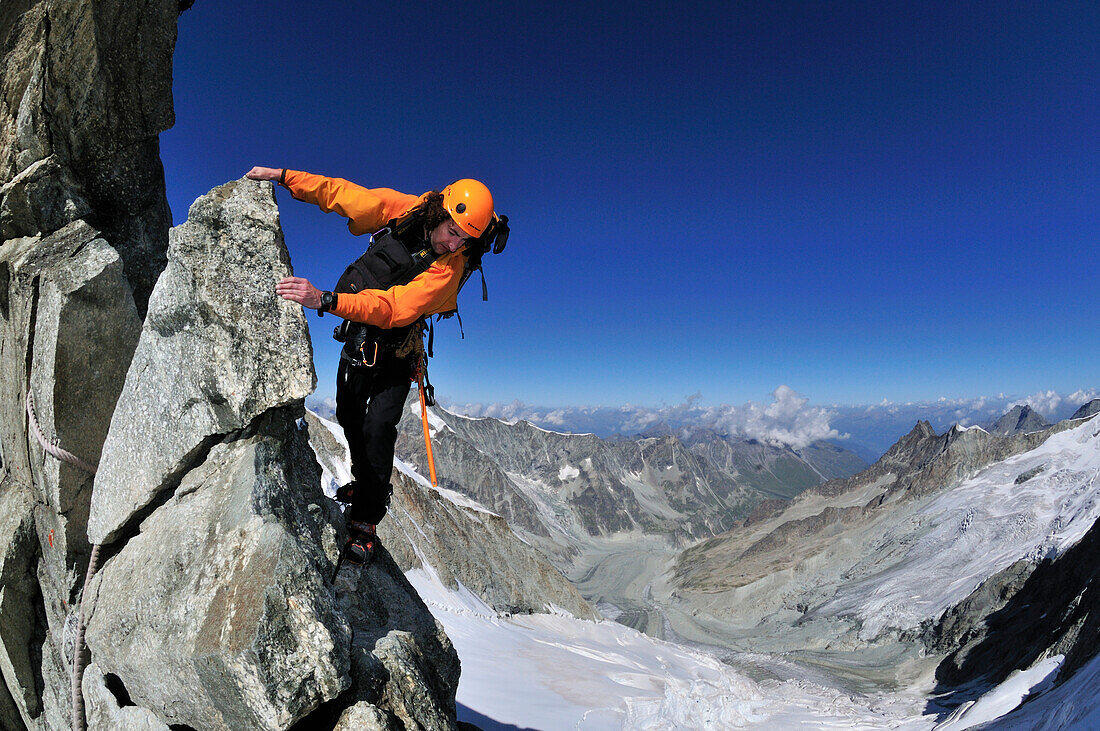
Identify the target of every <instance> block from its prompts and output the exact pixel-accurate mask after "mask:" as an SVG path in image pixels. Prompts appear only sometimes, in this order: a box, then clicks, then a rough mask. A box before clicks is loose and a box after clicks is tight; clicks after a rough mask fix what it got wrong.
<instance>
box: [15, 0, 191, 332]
mask: <svg viewBox="0 0 1100 731" xmlns="http://www.w3.org/2000/svg"><path fill="white" fill-rule="evenodd" d="M178 8H179V5H178V3H177V2H176V0H153V1H152V2H147V3H123V2H63V1H61V0H41V1H40V2H28V1H27V0H23V1H22V2H12V3H6V4H5V8H4V11H3V12H2V13H0V40H2V42H3V44H4V45H3V61H2V69H3V70H2V72H0V80H2V81H0V238H2V239H12V238H18V237H25V236H34V235H37V234H39V233H50V232H52V231H54V230H57V229H59V228H62V227H63V226H65V225H66V224H68V223H70V222H72V221H74V220H77V219H80V218H83V219H86V220H88V221H89V222H90V223H92V225H93V226H95V227H96V228H97V229H98V230H99V231H101V232H102V234H103V237H104V238H105V239H106V240H107V241H108V242H109V243H110V244H111V245H112V246H113V247H114V248H115V249H116V250H117V251H118V252H119V253H120V254H121V256H122V259H123V262H124V269H125V271H126V277H127V280H128V281H129V282H130V285H131V288H132V289H133V291H134V292H135V293H136V300H137V303H138V309H139V311H144V302H145V300H146V299H147V298H148V296H149V292H150V290H151V289H152V286H153V283H154V282H155V281H156V278H157V276H158V275H159V273H160V270H161V269H162V268H163V267H164V252H165V247H166V244H167V233H168V228H169V226H170V225H171V215H170V213H169V210H168V203H167V199H166V197H165V192H164V172H163V169H162V167H161V163H160V153H159V149H160V148H159V141H158V135H159V134H160V133H161V132H163V131H164V130H166V129H168V128H169V127H171V126H172V124H173V122H174V116H173V112H172V51H173V50H174V48H175V42H176V16H177V14H178Z"/></svg>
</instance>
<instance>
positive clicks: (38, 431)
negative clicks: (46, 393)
mask: <svg viewBox="0 0 1100 731" xmlns="http://www.w3.org/2000/svg"><path fill="white" fill-rule="evenodd" d="M27 417H28V418H29V419H30V422H31V428H33V429H34V435H35V436H36V437H38V443H39V444H41V445H42V448H43V449H45V450H46V451H47V452H49V453H50V454H52V455H53V456H54V457H57V458H58V459H59V460H61V461H62V462H68V463H69V464H71V465H75V466H76V467H79V468H80V469H82V470H84V471H85V472H87V473H89V474H92V475H94V474H95V469H96V468H95V467H93V466H92V465H90V464H88V463H87V462H85V461H84V460H82V459H81V458H80V457H77V456H76V455H75V454H73V453H72V452H66V451H65V450H64V449H62V448H61V447H59V446H57V444H56V443H55V442H53V441H50V440H47V439H46V437H45V435H44V434H42V427H40V426H39V425H38V419H37V417H35V415H34V400H33V399H32V398H31V391H30V389H29V388H28V389H27Z"/></svg>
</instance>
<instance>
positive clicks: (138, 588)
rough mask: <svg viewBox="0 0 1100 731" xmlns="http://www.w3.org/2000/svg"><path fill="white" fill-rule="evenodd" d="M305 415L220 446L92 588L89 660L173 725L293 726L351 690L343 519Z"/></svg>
mask: <svg viewBox="0 0 1100 731" xmlns="http://www.w3.org/2000/svg"><path fill="white" fill-rule="evenodd" d="M154 299H155V297H154ZM301 413H302V412H301V407H300V406H299V407H297V408H294V407H287V408H284V409H280V408H273V409H270V410H268V411H267V412H265V413H264V415H263V416H261V417H259V418H258V419H257V420H256V422H255V423H253V424H250V425H249V427H248V428H247V429H246V430H245V431H244V433H242V434H241V435H240V436H237V437H235V438H231V439H228V440H226V441H224V442H222V443H219V444H216V445H215V446H214V447H212V448H211V449H210V450H209V452H208V453H207V454H206V455H205V459H203V461H202V462H201V463H200V464H198V465H197V466H195V467H193V468H192V469H190V470H189V471H188V472H187V473H186V474H185V475H184V476H183V479H182V480H181V481H180V484H179V487H178V489H177V490H176V491H175V494H174V495H173V496H172V497H171V498H170V499H169V500H168V501H167V502H165V503H164V504H162V505H160V506H159V507H158V508H157V510H156V511H154V512H153V513H152V514H151V515H149V517H147V518H146V519H145V520H144V521H143V522H142V523H141V525H140V533H138V534H137V535H136V536H135V537H133V538H132V539H130V540H129V541H127V542H126V544H125V546H124V547H123V548H122V549H121V550H120V551H119V553H118V554H117V555H115V556H114V557H112V558H111V559H110V560H109V561H107V562H106V564H105V565H104V566H103V568H102V569H101V570H100V571H99V573H98V574H97V576H96V579H95V580H94V583H93V584H92V586H91V587H90V591H91V595H90V596H89V597H88V600H87V601H86V603H85V612H86V613H88V612H90V614H91V619H90V620H89V622H88V631H87V641H88V646H89V648H90V649H91V653H92V657H94V658H95V661H96V663H97V664H98V665H99V667H100V668H101V669H102V670H103V671H104V672H107V673H111V674H113V675H115V676H117V677H118V678H119V679H120V680H121V683H122V685H123V686H124V687H125V688H126V689H127V692H128V694H129V696H130V697H131V698H132V699H133V701H134V702H135V703H136V704H137V705H139V706H141V707H143V708H146V709H149V710H151V711H153V712H154V713H155V714H156V715H157V717H159V718H160V719H162V720H163V721H164V722H165V723H169V724H179V723H183V724H186V725H188V726H191V727H193V728H204V729H218V728H223V729H230V728H238V727H240V726H242V725H243V726H248V727H252V728H286V727H288V726H290V725H291V724H293V723H294V722H296V721H298V720H299V719H300V718H302V717H303V716H305V715H306V714H308V713H309V712H310V711H312V710H313V709H315V708H316V707H318V706H319V705H320V704H321V703H323V702H325V701H328V700H331V699H333V698H335V697H337V696H338V695H339V694H340V693H341V692H343V691H344V690H345V689H346V688H347V687H348V686H349V684H350V679H349V677H348V664H349V660H348V645H349V642H350V636H351V633H350V629H349V627H348V625H347V622H346V620H345V619H344V617H343V616H342V614H341V612H340V611H339V610H338V608H337V605H336V596H335V594H334V592H333V590H332V587H331V586H329V585H327V584H326V581H325V578H324V577H326V576H331V574H332V572H333V569H334V568H335V565H336V560H337V557H338V546H339V545H340V544H339V542H338V533H337V525H338V524H339V516H338V515H337V514H335V512H336V511H335V508H334V506H332V505H331V502H330V501H329V500H327V499H326V498H325V497H324V495H323V494H322V493H321V491H320V483H319V478H320V470H319V468H318V467H317V465H316V461H315V460H314V459H313V454H312V452H311V451H310V450H309V446H308V442H307V439H306V436H305V434H304V433H299V430H298V428H297V426H296V425H295V420H296V418H297V417H298V416H300V414H301Z"/></svg>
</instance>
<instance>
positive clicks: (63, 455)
mask: <svg viewBox="0 0 1100 731" xmlns="http://www.w3.org/2000/svg"><path fill="white" fill-rule="evenodd" d="M27 419H28V420H29V422H30V425H31V429H33V430H34V436H35V437H37V438H38V443H39V444H41V445H42V449H44V450H46V452H47V453H49V454H51V455H53V456H54V457H56V458H57V459H59V460H61V461H62V462H68V463H69V464H71V465H74V466H76V467H79V468H80V469H82V470H84V471H85V472H87V473H89V474H92V475H94V474H95V473H96V468H95V467H94V466H92V465H90V464H88V463H87V462H85V461H84V460H82V459H81V458H80V457H77V456H76V455H75V454H73V453H72V452H68V451H66V450H64V449H62V448H61V447H59V446H58V445H57V443H56V442H55V441H51V440H48V439H46V436H45V435H44V434H43V433H42V427H40V426H39V425H38V417H36V416H35V415H34V399H33V398H32V397H31V390H30V389H29V388H28V389H27ZM98 561H99V544H98V543H97V544H95V545H93V546H92V555H91V557H89V559H88V571H87V573H86V574H85V575H84V588H83V589H81V590H80V609H79V613H78V618H77V626H76V643H75V646H74V647H73V675H72V688H71V690H72V698H73V709H72V710H73V712H72V725H73V729H74V731H84V728H85V726H84V694H83V693H82V692H81V688H80V684H81V681H82V680H83V678H84V595H85V594H87V593H88V584H90V583H92V576H93V575H94V574H95V570H96V563H97V562H98Z"/></svg>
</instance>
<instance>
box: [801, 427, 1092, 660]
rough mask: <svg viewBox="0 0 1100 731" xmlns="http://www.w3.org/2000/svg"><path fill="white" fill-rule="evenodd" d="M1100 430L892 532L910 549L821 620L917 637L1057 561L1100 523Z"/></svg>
mask: <svg viewBox="0 0 1100 731" xmlns="http://www.w3.org/2000/svg"><path fill="white" fill-rule="evenodd" d="M1098 475H1100V421H1096V420H1094V421H1092V422H1089V423H1086V424H1082V425H1081V426H1079V427H1077V428H1076V429H1072V430H1070V431H1066V432H1062V433H1061V434H1055V435H1053V436H1051V437H1050V438H1049V439H1048V440H1047V441H1046V442H1045V443H1043V444H1042V445H1041V446H1040V447H1038V448H1036V449H1033V450H1031V451H1029V452H1025V453H1024V454H1020V455H1017V456H1015V457H1011V458H1009V459H1007V460H1004V461H1003V462H998V463H996V464H994V465H992V466H990V467H988V468H986V469H985V470H983V471H982V472H980V473H979V474H978V475H976V476H974V477H973V478H971V479H969V480H967V481H965V482H963V483H962V484H961V485H958V486H957V487H954V488H953V489H951V490H948V491H945V492H943V493H941V494H939V495H937V496H935V497H934V498H932V499H931V500H930V501H928V502H927V503H925V504H924V505H922V506H920V507H919V508H918V509H917V510H915V511H913V512H912V513H910V514H909V515H907V516H906V518H905V520H904V521H903V522H900V523H899V524H898V525H895V526H893V527H891V528H890V529H889V530H887V531H885V532H884V533H883V535H882V537H881V539H880V540H881V543H882V545H883V547H887V546H889V547H894V546H904V547H905V548H904V550H902V551H900V552H896V551H895V552H894V554H895V556H896V558H895V560H893V561H892V562H890V563H889V564H888V565H885V566H884V565H883V563H884V562H883V561H882V556H881V552H880V551H876V552H874V553H873V554H871V555H869V556H868V557H867V558H866V559H865V560H864V561H862V562H860V563H858V564H856V565H855V566H854V567H853V568H852V569H850V572H851V573H852V574H853V575H857V576H865V578H862V579H859V580H857V581H851V582H848V583H846V584H844V585H842V586H841V587H840V588H839V589H838V590H837V592H836V595H835V596H834V597H833V598H832V599H830V600H829V601H827V602H825V603H824V604H822V605H821V606H820V607H818V608H817V609H816V610H815V612H817V613H820V614H826V615H838V616H844V615H852V616H855V617H857V618H858V619H859V621H860V622H861V624H862V629H861V630H860V637H861V638H862V639H865V640H871V639H874V638H875V637H877V636H878V635H879V634H880V633H881V632H883V631H884V630H885V629H887V628H894V629H900V630H908V629H914V628H916V627H918V626H919V625H920V623H921V622H922V621H924V620H928V619H935V618H936V617H938V616H939V615H940V614H942V613H943V612H944V611H945V610H946V609H947V608H948V607H950V606H952V605H954V604H956V603H957V602H959V601H961V600H962V599H963V598H965V597H966V596H967V595H968V594H970V593H971V592H972V591H974V590H975V589H976V588H977V587H978V585H979V584H981V582H982V581H984V580H985V579H986V578H988V577H990V576H992V575H993V574H995V573H997V572H998V571H1001V570H1002V569H1004V568H1007V567H1008V566H1010V565H1011V564H1013V563H1015V562H1016V561H1017V560H1020V559H1024V560H1028V561H1032V562H1037V561H1039V560H1041V559H1044V558H1056V557H1057V556H1058V555H1059V554H1060V553H1062V552H1064V551H1065V549H1066V548H1068V547H1069V546H1072V545H1074V544H1076V543H1077V542H1078V541H1080V540H1081V538H1082V536H1084V535H1085V533H1086V532H1088V530H1089V529H1090V528H1091V527H1092V525H1093V523H1095V522H1096V519H1097V517H1100V481H1098V480H1097V476H1098Z"/></svg>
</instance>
